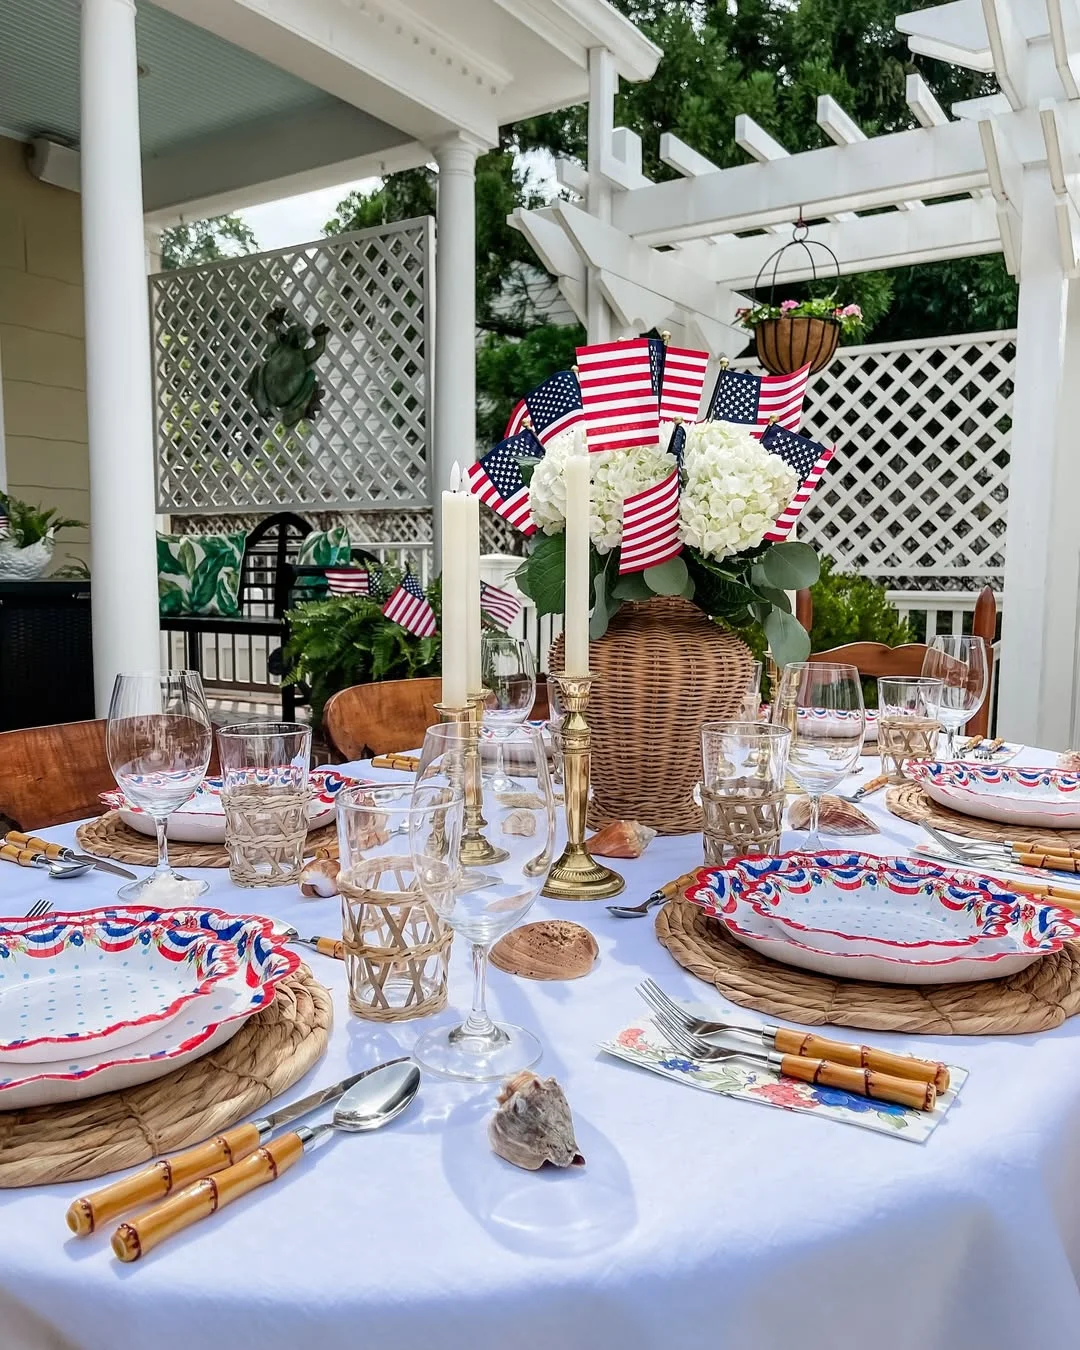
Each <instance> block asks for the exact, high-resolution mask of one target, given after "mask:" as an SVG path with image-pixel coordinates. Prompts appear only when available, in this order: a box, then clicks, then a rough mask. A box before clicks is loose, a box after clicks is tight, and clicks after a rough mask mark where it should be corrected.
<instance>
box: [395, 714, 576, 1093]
mask: <svg viewBox="0 0 1080 1350" xmlns="http://www.w3.org/2000/svg"><path fill="white" fill-rule="evenodd" d="M500 734H501V736H502V738H503V741H504V744H505V746H506V749H507V750H508V751H509V753H510V755H511V759H512V762H513V763H514V764H518V765H520V766H521V772H522V775H523V776H525V777H527V778H528V780H529V782H528V788H527V789H526V790H525V791H524V792H523V793H521V794H520V795H519V796H517V797H516V798H515V804H514V805H513V806H508V805H504V804H503V803H502V802H500V801H499V796H500V794H499V793H498V791H497V790H496V788H495V782H494V779H493V778H485V779H483V781H482V788H481V790H482V798H483V799H482V801H481V802H480V803H478V805H479V806H480V808H481V814H482V817H483V819H484V821H486V825H485V827H484V831H485V834H486V837H487V839H488V841H489V842H490V843H491V844H492V845H493V846H494V847H495V850H497V851H496V852H495V855H494V857H493V859H492V860H491V861H485V862H482V863H478V864H476V865H474V866H465V865H459V866H458V867H457V869H456V870H455V873H454V876H453V879H452V882H451V884H447V879H446V877H445V876H444V875H440V874H439V872H438V870H437V869H436V870H435V871H434V873H432V869H430V868H428V869H426V870H425V868H424V867H423V866H421V865H420V861H419V858H418V854H419V850H418V848H417V846H416V844H415V843H414V845H413V860H414V864H415V865H416V871H417V876H418V877H419V880H420V885H421V887H422V888H423V890H424V894H425V896H426V897H427V898H428V899H429V900H430V902H431V904H432V906H433V908H434V909H435V910H436V912H437V913H439V914H440V915H441V916H442V918H443V919H445V921H446V922H447V923H448V924H449V925H450V926H451V927H452V928H453V929H454V930H455V932H457V933H460V934H461V936H462V937H463V938H464V939H465V941H466V942H467V943H468V944H469V948H470V953H471V960H472V969H473V1000H472V1009H471V1011H470V1012H469V1015H468V1017H467V1018H466V1019H465V1020H464V1021H463V1022H459V1023H455V1024H454V1025H450V1026H440V1027H438V1028H435V1029H434V1030H432V1031H430V1032H428V1033H427V1034H426V1035H425V1036H422V1037H421V1038H420V1040H419V1041H417V1043H416V1045H415V1047H414V1048H413V1052H412V1053H413V1058H414V1059H416V1060H417V1062H418V1063H419V1064H421V1065H422V1066H423V1067H425V1068H427V1069H431V1070H432V1071H433V1072H435V1073H439V1074H443V1075H444V1076H446V1077H449V1078H457V1079H462V1080H465V1081H468V1082H487V1081H491V1080H494V1079H498V1078H504V1077H507V1076H508V1075H511V1074H514V1073H517V1072H518V1071H519V1070H521V1069H526V1068H528V1067H529V1066H530V1065H531V1064H535V1063H536V1061H537V1060H538V1059H539V1058H540V1055H541V1053H542V1049H541V1045H540V1042H539V1041H538V1040H537V1038H536V1037H535V1036H534V1035H533V1034H532V1033H531V1032H530V1031H526V1030H525V1029H524V1028H523V1027H519V1026H513V1025H511V1024H508V1023H503V1022H495V1021H493V1020H492V1018H491V1016H490V1015H489V1014H488V1011H487V965H488V952H489V951H490V950H491V947H492V946H493V944H494V943H495V942H496V941H497V940H498V939H499V938H500V937H502V936H503V934H504V933H507V932H509V930H510V929H511V928H513V927H514V926H515V925H516V924H517V923H518V922H519V921H520V920H521V919H522V918H523V917H524V916H525V914H527V913H528V911H529V909H530V908H531V906H532V904H533V902H534V901H535V899H536V897H537V896H538V895H539V894H540V892H541V891H542V890H543V888H544V885H545V884H546V882H547V877H548V872H549V871H550V870H551V863H552V858H553V853H554V843H555V802H554V798H553V796H552V790H551V780H550V778H549V777H548V766H547V754H546V752H545V750H544V745H543V740H542V738H541V735H540V732H539V730H538V729H537V728H535V727H529V726H521V727H512V728H509V729H505V728H501V729H500ZM480 737H481V741H483V740H484V739H485V738H488V739H489V740H490V739H493V737H492V733H491V732H490V731H489V730H487V729H486V728H483V727H482V728H481V730H480ZM482 749H483V746H481V751H482ZM469 753H470V752H469V748H468V733H467V730H466V729H465V728H463V727H461V726H456V725H447V726H438V727H432V728H430V729H429V730H428V732H427V735H426V736H425V738H424V748H423V750H422V752H421V756H420V767H419V769H418V771H417V775H416V791H417V793H420V792H423V791H431V790H432V789H439V790H442V791H444V792H445V793H447V794H457V793H460V791H461V789H462V784H463V783H464V781H465V775H466V771H467V769H466V759H467V755H468V754H469ZM468 811H469V806H468V803H467V804H466V823H468ZM429 874H431V875H433V876H434V880H433V882H429V881H428V880H426V877H427V876H428V875H429Z"/></svg>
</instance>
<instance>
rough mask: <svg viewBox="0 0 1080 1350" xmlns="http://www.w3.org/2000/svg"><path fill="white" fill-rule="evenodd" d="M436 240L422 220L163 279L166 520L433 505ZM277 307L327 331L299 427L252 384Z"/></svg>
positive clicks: (162, 493) (159, 427)
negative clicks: (310, 403)
mask: <svg viewBox="0 0 1080 1350" xmlns="http://www.w3.org/2000/svg"><path fill="white" fill-rule="evenodd" d="M433 243H434V223H433V221H432V220H430V219H429V218H424V219H420V220H408V221H402V222H400V223H397V224H393V225H386V226H380V227H379V228H377V229H373V230H356V231H353V232H351V233H349V234H341V235H334V236H333V237H331V238H329V239H325V240H320V241H318V242H317V243H313V244H305V245H301V246H299V247H293V248H285V249H276V250H274V251H271V252H267V253H256V254H251V255H248V256H246V257H241V258H230V259H227V260H225V261H222V262H216V263H207V264H205V265H203V266H200V267H188V268H183V269H180V270H177V271H173V272H161V273H159V274H157V275H156V276H153V277H151V278H150V303H151V315H152V322H153V344H154V401H155V406H154V415H155V433H156V437H155V439H156V446H157V480H158V508H159V510H161V511H166V512H176V513H185V514H186V513H202V512H206V513H212V512H221V511H245V510H246V511H253V510H254V511H257V510H275V509H277V510H280V509H286V508H291V509H298V510H303V509H305V508H306V509H309V510H321V511H331V510H367V511H371V510H394V511H400V510H402V509H408V508H421V507H424V506H426V505H427V504H428V479H427V458H428V441H429V427H428V423H427V408H428V405H429V403H430V399H429V386H430V373H429V369H430V368H429V358H430V354H431V349H432V334H433V329H434V309H433V305H432V303H431V278H432V276H433V263H432V259H433V256H434V250H433ZM275 305H285V306H286V307H287V308H288V310H289V311H290V313H291V314H293V315H295V316H296V317H297V318H298V319H300V320H301V321H303V322H304V323H306V324H307V325H308V326H309V327H310V326H313V325H315V324H317V323H325V324H327V325H328V326H329V328H330V334H329V339H328V342H327V348H326V352H325V354H324V356H323V357H322V358H321V359H320V360H319V362H318V363H317V365H316V373H317V376H318V379H319V381H320V383H321V384H322V386H323V389H324V391H325V393H324V397H323V402H322V407H321V409H320V410H319V412H318V413H317V415H316V416H315V417H314V418H313V420H312V422H311V423H310V424H308V423H303V422H302V423H301V424H300V425H299V426H298V427H296V428H294V429H293V430H292V431H289V432H285V431H283V430H282V429H281V428H280V427H278V428H275V427H274V426H272V425H269V424H268V423H265V422H264V421H263V420H262V418H260V417H259V415H258V413H257V412H256V411H255V409H254V407H253V406H252V404H251V400H250V399H249V398H248V396H247V395H246V394H245V393H244V391H243V387H242V386H243V383H244V380H245V378H246V376H247V374H248V371H249V370H250V369H251V367H252V365H253V364H254V363H255V362H256V361H257V360H258V359H260V357H261V356H262V354H263V351H264V347H265V329H264V328H263V320H264V319H265V317H266V315H267V313H268V311H269V310H271V309H273V308H274V306H275Z"/></svg>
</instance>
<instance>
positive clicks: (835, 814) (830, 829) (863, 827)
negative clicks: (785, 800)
mask: <svg viewBox="0 0 1080 1350" xmlns="http://www.w3.org/2000/svg"><path fill="white" fill-rule="evenodd" d="M788 824H789V825H790V826H791V828H792V829H793V830H808V829H809V828H810V798H809V797H796V798H795V800H794V801H793V802H792V803H791V808H790V810H789V811H788ZM818 824H819V825H820V826H821V828H822V829H823V830H824V831H825V832H826V834H877V832H878V827H877V826H876V825H875V824H874V822H873V821H872V820H871V819H870V817H869V816H868V815H867V814H866V812H865V811H860V810H859V808H858V807H857V806H856V805H855V803H854V802H845V801H842V800H841V799H840V798H839V797H822V799H821V816H820V819H819V821H818Z"/></svg>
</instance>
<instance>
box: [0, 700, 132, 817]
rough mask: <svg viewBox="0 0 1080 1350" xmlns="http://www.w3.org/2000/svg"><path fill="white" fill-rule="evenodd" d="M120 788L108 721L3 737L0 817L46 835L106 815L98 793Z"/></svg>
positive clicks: (0, 734)
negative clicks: (49, 829) (107, 749)
mask: <svg viewBox="0 0 1080 1350" xmlns="http://www.w3.org/2000/svg"><path fill="white" fill-rule="evenodd" d="M115 787H116V780H115V779H114V778H113V776H112V771H111V770H110V768H109V759H108V756H107V755H106V753H105V722H104V720H103V719H99V720H98V721H95V722H61V723H58V724H57V725H55V726H49V727H27V728H25V729H24V730H21V731H3V732H0V815H4V816H6V817H7V818H8V819H9V820H10V821H11V822H12V825H9V826H5V828H6V829H10V828H13V827H14V826H18V827H19V828H20V829H22V830H43V829H46V828H47V827H48V826H50V825H63V824H65V823H66V822H68V821H70V820H82V819H84V818H85V817H86V816H97V815H100V814H101V803H100V801H99V800H98V794H99V793H101V792H107V791H108V790H109V789H110V788H115Z"/></svg>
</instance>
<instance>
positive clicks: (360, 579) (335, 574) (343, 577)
mask: <svg viewBox="0 0 1080 1350" xmlns="http://www.w3.org/2000/svg"><path fill="white" fill-rule="evenodd" d="M326 589H327V590H328V591H329V592H330V594H331V595H370V594H371V574H370V573H369V572H368V570H367V568H366V567H328V568H327V569H326Z"/></svg>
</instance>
